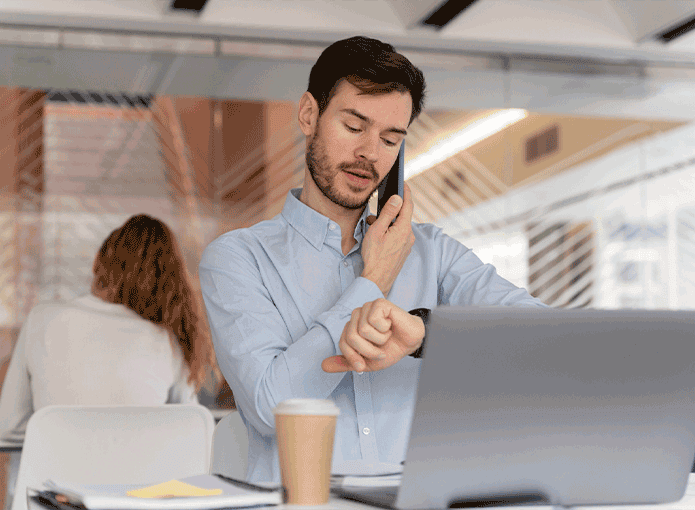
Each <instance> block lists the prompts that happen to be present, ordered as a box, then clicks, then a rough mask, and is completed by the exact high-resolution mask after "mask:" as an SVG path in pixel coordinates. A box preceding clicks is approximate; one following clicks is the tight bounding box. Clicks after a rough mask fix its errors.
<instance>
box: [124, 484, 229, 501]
mask: <svg viewBox="0 0 695 510" xmlns="http://www.w3.org/2000/svg"><path fill="white" fill-rule="evenodd" d="M127 494H128V496H134V497H136V498H181V497H190V496H217V495H219V494H222V489H201V488H200V487H196V486H195V485H191V484H188V483H184V482H180V481H178V480H169V481H168V482H164V483H160V484H157V485H153V486H151V487H143V488H142V489H137V490H132V491H128V492H127Z"/></svg>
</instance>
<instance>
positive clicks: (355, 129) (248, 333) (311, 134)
mask: <svg viewBox="0 0 695 510" xmlns="http://www.w3.org/2000/svg"><path fill="white" fill-rule="evenodd" d="M424 88H425V83H424V77H423V75H422V72H421V71H420V70H419V69H417V68H416V67H414V66H413V65H412V64H411V63H410V61H408V60H407V59H406V58H405V57H404V56H402V55H400V54H398V53H396V52H395V50H394V49H393V47H392V46H391V45H388V44H384V43H382V42H380V41H377V40H374V39H367V38H364V37H354V38H350V39H346V40H343V41H338V42H336V43H334V44H332V45H331V46H329V47H328V48H327V49H326V50H324V52H323V53H322V54H321V56H320V57H319V59H318V60H317V62H316V64H315V65H314V67H313V68H312V70H311V74H310V77H309V87H308V90H307V92H305V93H304V95H303V96H302V97H301V99H300V102H299V114H298V120H299V126H300V128H301V129H302V132H303V133H304V134H305V135H306V141H307V149H306V163H307V167H306V171H305V179H304V187H303V188H302V189H296V190H292V191H291V192H290V193H289V194H288V195H287V200H286V202H285V206H284V209H283V211H282V213H281V214H279V215H278V216H276V217H275V218H273V219H272V220H269V221H263V222H260V223H258V224H256V225H254V226H253V227H251V228H247V229H239V230H235V231H232V232H228V233H226V234H224V235H222V236H220V237H219V238H218V239H216V240H215V241H213V242H212V243H211V244H210V245H209V246H208V247H207V249H206V250H205V253H204V254H203V258H202V261H201V263H200V280H201V285H202V290H203V296H204V299H205V304H206V308H207V312H208V318H209V322H210V327H211V330H212V337H213V342H214V345H215V350H216V353H217V360H218V363H219V365H220V368H221V370H222V373H223V374H224V376H225V378H226V379H227V382H228V383H229V385H230V387H231V389H232V391H233V393H234V398H235V401H236V405H237V408H238V409H239V411H240V412H241V414H242V417H243V418H244V421H245V423H246V426H247V428H248V431H249V441H250V445H249V470H248V476H247V478H248V479H249V480H251V481H279V479H280V473H279V466H278V461H277V453H276V445H275V438H274V419H273V414H272V410H273V408H274V407H275V406H276V405H277V404H278V403H279V402H281V401H283V400H285V399H289V398H302V397H304V398H329V399H331V400H333V401H334V402H335V403H336V404H337V405H338V406H339V407H340V416H339V417H338V424H337V429H336V438H335V447H334V458H333V460H334V464H333V465H334V471H345V470H348V469H354V468H355V466H356V465H357V466H358V467H357V469H359V466H360V465H361V466H368V465H373V464H377V463H389V464H397V463H400V462H401V461H402V460H403V458H404V456H405V448H406V444H407V439H408V433H409V429H410V422H411V419H412V412H413V404H414V397H415V388H416V384H417V378H418V373H419V367H420V360H418V359H417V358H416V357H414V356H411V354H416V352H417V350H418V348H419V347H420V346H421V344H422V340H423V337H424V333H425V329H424V324H423V320H422V318H421V317H419V316H417V315H411V314H408V313H407V312H406V311H407V310H415V309H432V308H434V307H436V306H438V305H454V304H460V305H481V306H482V305H519V306H543V304H542V303H541V302H540V301H538V300H537V299H535V298H533V297H531V296H530V295H529V294H528V293H527V292H526V291H525V290H523V289H519V288H517V287H515V286H514V285H512V284H511V283H509V282H507V281H506V280H504V279H502V278H501V277H500V276H498V275H497V274H496V272H495V269H494V268H493V267H492V266H490V265H485V264H482V262H481V261H480V260H479V259H478V258H477V257H476V256H475V255H474V254H473V253H472V252H471V251H470V250H468V249H467V248H465V247H464V246H463V245H461V244H460V243H458V242H457V241H455V240H453V239H451V238H450V237H448V236H446V235H445V234H443V233H442V231H441V229H439V228H437V227H435V226H434V225H425V224H411V216H412V210H413V203H412V200H411V197H410V190H409V188H408V187H407V186H406V189H405V196H404V200H401V199H400V198H398V197H396V198H392V199H391V201H390V202H389V203H388V204H387V206H386V207H385V208H384V210H383V212H382V214H381V215H380V217H379V218H377V219H376V220H375V221H373V222H372V219H370V221H367V218H368V214H369V211H368V208H367V207H366V205H367V201H368V200H369V197H370V196H371V195H372V193H373V192H374V190H375V189H376V187H377V186H378V184H379V182H380V181H381V180H382V179H383V178H384V177H385V176H386V174H387V173H388V171H389V170H390V168H391V166H392V165H393V163H394V161H395V159H396V157H397V155H398V151H399V149H400V146H401V144H402V143H403V139H404V138H405V136H406V135H407V129H408V127H409V125H410V123H411V122H412V121H413V119H414V118H416V117H417V115H418V114H419V113H420V111H421V109H422V104H423V98H424ZM394 219H395V221H394V222H393V225H391V222H392V220H394ZM370 222H371V225H370ZM420 315H422V314H420ZM322 364H323V367H322ZM324 369H325V370H324ZM349 466H352V468H350V467H349ZM365 469H366V467H365Z"/></svg>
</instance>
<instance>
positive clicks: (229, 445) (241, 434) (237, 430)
mask: <svg viewBox="0 0 695 510" xmlns="http://www.w3.org/2000/svg"><path fill="white" fill-rule="evenodd" d="M248 462H249V437H248V433H247V431H246V425H244V422H243V420H242V419H241V415H240V414H239V412H238V411H231V412H230V413H229V414H228V415H227V416H225V417H224V418H222V419H221V420H220V421H219V423H218V424H217V425H216V426H215V434H214V435H213V439H212V464H211V467H210V472H211V473H213V474H220V475H224V476H229V477H231V478H236V479H239V480H245V479H246V468H247V466H248Z"/></svg>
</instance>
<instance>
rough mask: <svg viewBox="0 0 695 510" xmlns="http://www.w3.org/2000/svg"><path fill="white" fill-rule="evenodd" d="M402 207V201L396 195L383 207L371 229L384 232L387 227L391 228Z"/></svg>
mask: <svg viewBox="0 0 695 510" xmlns="http://www.w3.org/2000/svg"><path fill="white" fill-rule="evenodd" d="M402 205H403V200H402V199H401V197H399V196H398V195H393V196H392V197H391V198H389V201H388V202H386V205H384V207H383V209H382V210H381V212H380V213H379V217H378V218H377V219H376V221H375V222H374V225H372V228H374V227H378V228H379V229H380V230H381V231H383V232H386V230H387V229H388V228H389V226H391V222H392V221H393V220H394V218H395V217H396V216H398V213H399V212H400V210H401V206H402Z"/></svg>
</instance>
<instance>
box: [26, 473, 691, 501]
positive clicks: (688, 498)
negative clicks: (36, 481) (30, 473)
mask: <svg viewBox="0 0 695 510" xmlns="http://www.w3.org/2000/svg"><path fill="white" fill-rule="evenodd" d="M30 508H31V509H35V510H46V507H43V506H41V505H36V504H34V503H33V502H32V505H31V506H30ZM374 508H375V507H373V506H370V505H365V504H363V503H357V502H355V501H350V500H346V499H341V498H336V497H333V496H331V499H330V501H329V502H328V504H327V505H320V506H311V507H306V506H293V505H277V506H268V507H256V508H255V509H254V510H374ZM495 508H496V509H500V510H501V509H504V508H506V509H509V510H556V507H553V506H551V505H542V506H541V505H538V506H531V505H528V506H527V505H524V506H522V507H519V506H516V507H495ZM563 510H565V509H563ZM571 510H695V474H691V475H690V478H689V481H688V488H687V489H686V492H685V495H684V496H683V498H682V499H681V500H680V501H676V502H675V503H666V504H663V505H615V506H585V507H580V506H577V507H571Z"/></svg>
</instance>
